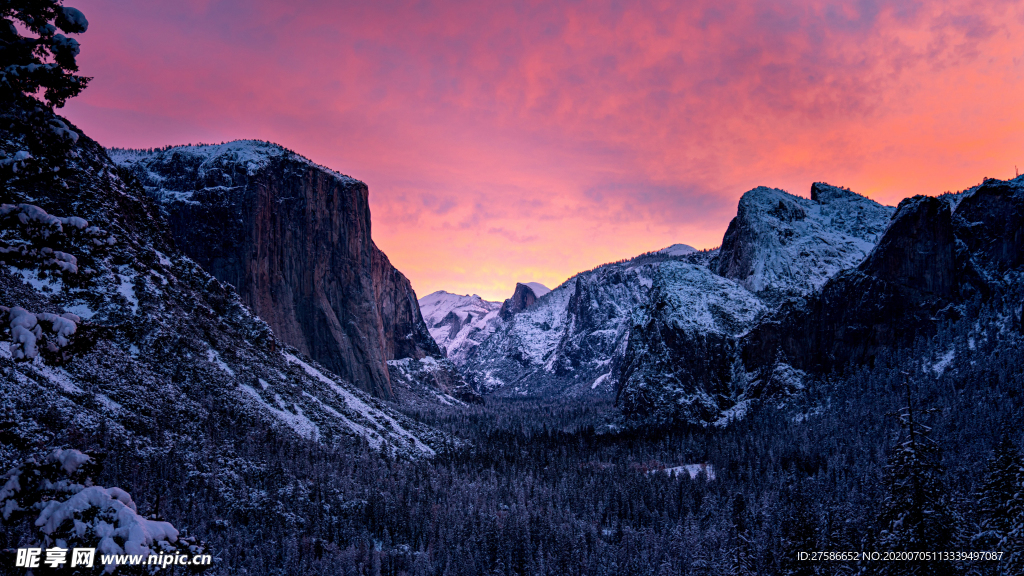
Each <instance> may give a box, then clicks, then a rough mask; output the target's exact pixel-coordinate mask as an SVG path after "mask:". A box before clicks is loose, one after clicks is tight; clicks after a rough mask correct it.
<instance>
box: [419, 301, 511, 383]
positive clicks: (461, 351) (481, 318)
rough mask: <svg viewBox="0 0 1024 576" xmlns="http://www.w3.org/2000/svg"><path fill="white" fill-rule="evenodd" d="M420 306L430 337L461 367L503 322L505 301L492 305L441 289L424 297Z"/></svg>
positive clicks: (492, 303) (491, 303)
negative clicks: (499, 313)
mask: <svg viewBox="0 0 1024 576" xmlns="http://www.w3.org/2000/svg"><path fill="white" fill-rule="evenodd" d="M419 305H420V312H421V313H422V314H423V321H424V322H426V324H427V328H428V329H429V330H430V335H431V336H433V338H434V341H435V342H437V343H438V345H439V346H441V348H442V349H444V350H445V351H446V352H447V355H448V359H450V360H451V361H453V362H455V363H456V364H458V365H461V364H463V363H464V362H465V360H466V358H467V357H468V355H469V353H470V352H471V351H472V350H473V349H474V348H476V347H477V346H478V345H479V344H480V343H481V342H483V341H484V340H486V339H487V337H488V336H490V335H491V333H493V332H494V330H495V329H496V328H497V325H498V324H499V323H500V322H501V319H500V318H499V317H498V311H499V310H500V309H501V302H489V301H487V300H484V299H483V298H481V297H479V296H477V295H476V294H473V295H472V296H470V295H465V296H460V295H458V294H450V293H448V292H445V291H444V290H439V291H437V292H434V293H433V294H428V295H426V296H424V297H423V298H420V300H419Z"/></svg>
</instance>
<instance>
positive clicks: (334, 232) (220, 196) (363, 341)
mask: <svg viewBox="0 0 1024 576" xmlns="http://www.w3.org/2000/svg"><path fill="white" fill-rule="evenodd" d="M111 156H112V157H113V158H114V160H115V161H117V162H118V163H119V164H121V165H123V166H126V167H128V168H130V169H131V170H132V172H133V173H134V174H135V175H136V176H137V177H138V178H139V179H140V180H141V181H142V183H143V184H144V186H145V187H146V190H147V192H148V193H149V194H150V195H151V196H153V197H154V198H155V199H156V200H157V201H158V202H159V204H160V206H161V209H162V211H163V212H164V215H165V217H166V219H167V221H168V223H169V227H170V232H171V235H172V236H173V237H174V240H175V242H176V244H177V245H178V247H179V249H181V250H182V251H183V252H184V253H185V254H186V255H188V256H189V257H190V258H192V259H193V260H195V261H196V262H197V263H198V264H199V265H200V266H202V267H203V268H204V269H206V270H207V271H209V272H210V273H211V274H212V275H213V276H215V277H216V278H218V279H219V280H221V281H223V282H228V283H230V284H232V285H233V286H235V287H236V289H237V290H238V292H239V294H240V296H241V297H242V300H243V302H244V303H245V304H247V305H248V306H249V307H250V308H252V309H253V310H254V311H255V312H256V314H257V315H259V316H260V317H261V318H263V319H264V320H266V321H267V323H268V324H270V326H271V327H272V328H273V329H274V332H275V333H276V334H277V335H278V336H279V337H280V338H281V339H282V340H284V341H285V342H287V343H288V344H291V345H292V346H295V347H296V348H297V349H299V350H300V351H301V352H303V353H305V354H308V355H310V356H311V357H313V358H314V359H316V360H317V361H318V362H320V363H322V364H324V365H325V366H327V367H328V368H330V369H331V370H332V371H334V372H335V373H337V374H338V375H340V376H342V377H343V378H346V379H348V380H350V381H352V382H354V383H356V384H357V385H359V386H360V387H362V388H363V389H365V390H366V391H368V392H370V393H372V394H374V395H376V396H380V397H383V398H392V397H393V391H392V389H391V383H390V378H389V375H388V368H387V361H388V360H391V359H395V358H404V357H415V358H421V357H423V356H425V355H433V356H440V350H439V349H438V347H437V344H435V343H434V341H433V339H432V338H431V337H430V334H429V333H428V332H427V329H426V326H425V325H424V324H423V319H422V317H421V316H420V314H419V307H418V306H417V305H416V296H415V294H414V293H413V290H412V286H411V285H410V284H409V281H408V279H406V278H405V276H403V275H402V274H401V272H399V271H398V270H396V269H395V268H394V267H393V266H391V263H390V262H389V261H388V259H387V256H385V255H384V254H383V252H381V251H380V250H379V249H377V247H376V246H375V245H374V244H373V241H372V240H371V236H370V209H369V202H368V190H367V187H366V185H365V184H363V183H362V182H360V181H358V180H355V179H353V178H349V177H347V176H344V175H341V174H338V173H336V172H333V171H330V170H328V169H325V168H323V167H320V166H317V165H315V164H313V163H312V162H310V161H308V160H306V159H304V158H302V157H301V156H298V155H297V154H294V153H292V152H290V151H288V150H285V149H284V148H281V147H279V146H276V145H273V144H267V143H263V142H254V141H239V142H231V143H228V144H222V145H210V146H181V147H174V148H168V149H166V150H162V151H156V152H145V151H121V150H115V151H111Z"/></svg>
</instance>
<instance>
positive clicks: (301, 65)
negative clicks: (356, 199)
mask: <svg viewBox="0 0 1024 576" xmlns="http://www.w3.org/2000/svg"><path fill="white" fill-rule="evenodd" d="M65 3H66V5H68V6H74V7H76V8H79V9H80V10H82V11H83V12H84V13H85V15H86V17H87V18H88V19H89V29H88V31H87V32H86V33H84V34H81V35H79V36H78V39H79V41H80V42H81V44H82V51H81V54H80V56H79V59H78V61H79V65H80V67H81V70H82V73H83V74H85V75H87V76H92V77H94V80H93V81H92V83H91V84H90V85H89V87H88V88H87V89H86V90H85V91H84V92H83V93H82V94H81V95H80V96H78V97H77V98H75V99H73V100H71V101H70V102H69V103H68V104H67V106H66V107H65V108H64V109H63V110H62V111H61V113H62V114H64V115H65V116H67V117H68V118H69V119H70V120H71V121H72V122H74V123H75V124H77V125H78V126H79V128H81V129H83V130H84V131H85V133H86V134H88V135H89V136H91V137H92V138H94V139H95V140H97V141H99V142H100V143H101V144H103V145H105V146H108V147H113V146H116V147H156V146H163V145H167V144H186V143H197V142H222V141H227V140H234V139H242V138H256V139H262V140H269V141H272V142H276V143H278V144H281V145H283V146H285V147H287V148H290V149H292V150H295V151H296V152H298V153H300V154H302V155H304V156H306V157H308V158H310V159H312V160H313V161H315V162H317V163H320V164H323V165H326V166H329V167H331V168H333V169H335V170H337V171H339V172H342V173H345V174H348V175H351V176H353V177H355V178H358V179H360V180H362V181H364V182H366V183H367V185H368V186H369V190H370V208H371V213H372V232H373V237H374V240H375V242H376V243H377V245H378V246H380V247H381V249H383V250H384V252H385V253H387V255H388V257H389V258H390V259H391V261H392V263H393V264H394V265H395V266H396V267H397V268H398V269H399V270H401V271H402V272H403V273H405V275H406V276H408V277H409V279H410V280H411V281H412V283H413V287H414V289H415V290H416V292H417V294H418V295H419V296H424V295H426V294H429V293H431V292H434V291H435V290H447V291H449V292H454V293H459V294H470V293H471V294H479V295H481V296H483V297H484V298H487V299H490V300H502V299H505V298H508V297H509V296H511V294H512V291H513V289H514V287H515V283H516V282H517V281H518V282H527V281H536V282H541V283H543V284H545V285H547V286H549V287H554V286H556V285H558V284H560V283H562V282H563V281H565V280H566V279H568V278H569V277H570V276H572V275H573V274H575V273H576V272H580V271H583V270H587V269H590V268H593V267H595V266H597V265H600V264H603V263H606V262H611V261H615V260H619V259H622V258H628V257H631V256H635V255H637V254H641V253H643V252H647V251H650V250H655V249H659V248H662V247H665V246H668V245H670V244H674V243H685V244H689V245H691V246H694V247H697V248H713V247H716V246H718V245H719V244H720V243H721V240H722V235H723V234H724V232H725V229H726V226H727V225H728V223H729V220H730V219H731V218H732V217H733V216H734V215H735V213H736V205H737V202H738V200H739V198H740V196H741V195H742V194H743V193H744V192H745V191H747V190H749V189H751V188H754V187H755V186H758V185H765V186H773V187H778V188H782V189H784V190H787V191H788V192H791V193H793V194H797V195H800V196H808V195H809V192H810V187H811V184H812V183H813V182H816V181H824V182H828V183H831V184H834V185H839V186H847V187H849V188H851V189H853V190H854V191H857V192H860V193H862V194H864V195H866V196H869V197H871V198H873V199H875V200H876V201H878V202H882V203H885V204H890V205H894V204H896V203H898V202H899V200H900V199H902V198H904V197H907V196H911V195H914V194H938V193H942V192H944V191H948V190H951V191H957V190H961V189H964V188H968V187H970V186H973V185H975V184H977V183H979V182H980V181H981V180H982V178H983V177H998V178H1008V177H1013V176H1014V175H1015V170H1017V169H1021V170H1024V0H1021V1H1014V2H1000V1H993V0H987V1H984V2H975V1H957V0H953V1H950V2H927V1H914V0H903V1H900V2H882V1H875V0H846V1H836V2H832V1H808V2H786V1H780V0H767V1H766V0H746V1H733V0H696V1H692V2H684V1H669V2H663V1H659V2H646V1H642V0H631V1H612V0H607V1H594V2H589V1H569V0H543V1H522V2H486V1H483V2H481V1H479V0H477V1H467V2H455V1H448V2H442V1H430V0H422V1H391V0H376V1H374V2H365V1H354V2H349V1H338V0H289V1H288V2H281V1H271V0H176V1H174V2H160V1H156V0H139V1H134V2H130V3H128V2H124V1H123V0H66V1H65Z"/></svg>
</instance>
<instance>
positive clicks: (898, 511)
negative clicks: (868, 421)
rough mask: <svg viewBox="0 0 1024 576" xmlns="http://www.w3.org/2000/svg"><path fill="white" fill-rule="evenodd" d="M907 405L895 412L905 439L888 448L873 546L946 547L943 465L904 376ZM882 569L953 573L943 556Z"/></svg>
mask: <svg viewBox="0 0 1024 576" xmlns="http://www.w3.org/2000/svg"><path fill="white" fill-rule="evenodd" d="M904 387H905V392H906V405H905V406H904V407H903V408H902V409H901V410H900V412H899V413H898V414H897V416H898V417H899V421H900V426H901V427H902V428H903V430H905V431H906V440H904V441H903V442H901V443H900V444H899V445H897V446H896V447H895V449H893V451H892V453H891V454H890V455H889V463H888V465H887V466H886V469H885V474H884V483H885V492H886V495H885V498H884V500H883V502H882V509H881V517H880V519H879V520H880V522H879V524H880V525H881V529H882V530H881V534H880V537H879V539H878V549H879V550H882V551H894V552H895V551H900V552H904V551H905V552H938V551H950V550H952V545H953V543H954V536H955V534H954V529H953V526H954V522H953V519H954V518H953V514H952V511H951V509H950V505H949V501H948V500H949V497H948V494H947V492H946V489H945V486H944V485H943V478H942V476H943V473H944V470H943V467H942V464H941V462H940V458H941V454H940V450H939V446H938V444H937V443H936V442H935V441H934V440H933V439H932V438H931V428H930V427H928V426H925V425H924V424H922V423H921V422H919V421H918V418H919V417H920V415H921V411H920V410H916V409H915V407H914V403H913V399H912V397H911V393H910V383H909V381H907V382H905V383H904ZM879 568H880V570H879V572H880V573H882V574H900V575H901V576H917V575H922V576H923V575H925V574H927V575H934V576H942V575H945V574H953V573H954V569H953V566H952V565H951V564H950V563H948V562H936V561H920V562H918V561H900V562H888V563H885V564H883V565H881V566H880V567H879Z"/></svg>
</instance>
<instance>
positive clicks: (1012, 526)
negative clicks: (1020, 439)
mask: <svg viewBox="0 0 1024 576" xmlns="http://www.w3.org/2000/svg"><path fill="white" fill-rule="evenodd" d="M979 505H980V506H979V508H980V510H979V512H980V514H981V525H980V529H979V531H978V533H977V534H976V535H975V537H974V542H975V543H976V544H977V546H978V549H981V550H992V551H1000V552H1003V554H1004V556H1003V558H1002V560H1001V561H1000V562H999V563H998V565H996V566H995V570H996V573H997V574H1000V575H1003V574H1006V575H1009V574H1021V573H1024V456H1022V455H1021V453H1020V450H1018V449H1017V446H1016V445H1014V444H1013V442H1011V441H1010V439H1009V438H1008V437H1005V436H1004V437H1003V439H1002V441H1001V442H1000V443H999V446H997V447H996V449H995V451H994V453H993V455H992V459H991V460H990V461H989V466H988V470H987V473H986V475H985V482H984V484H983V485H982V489H981V494H980V498H979Z"/></svg>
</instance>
